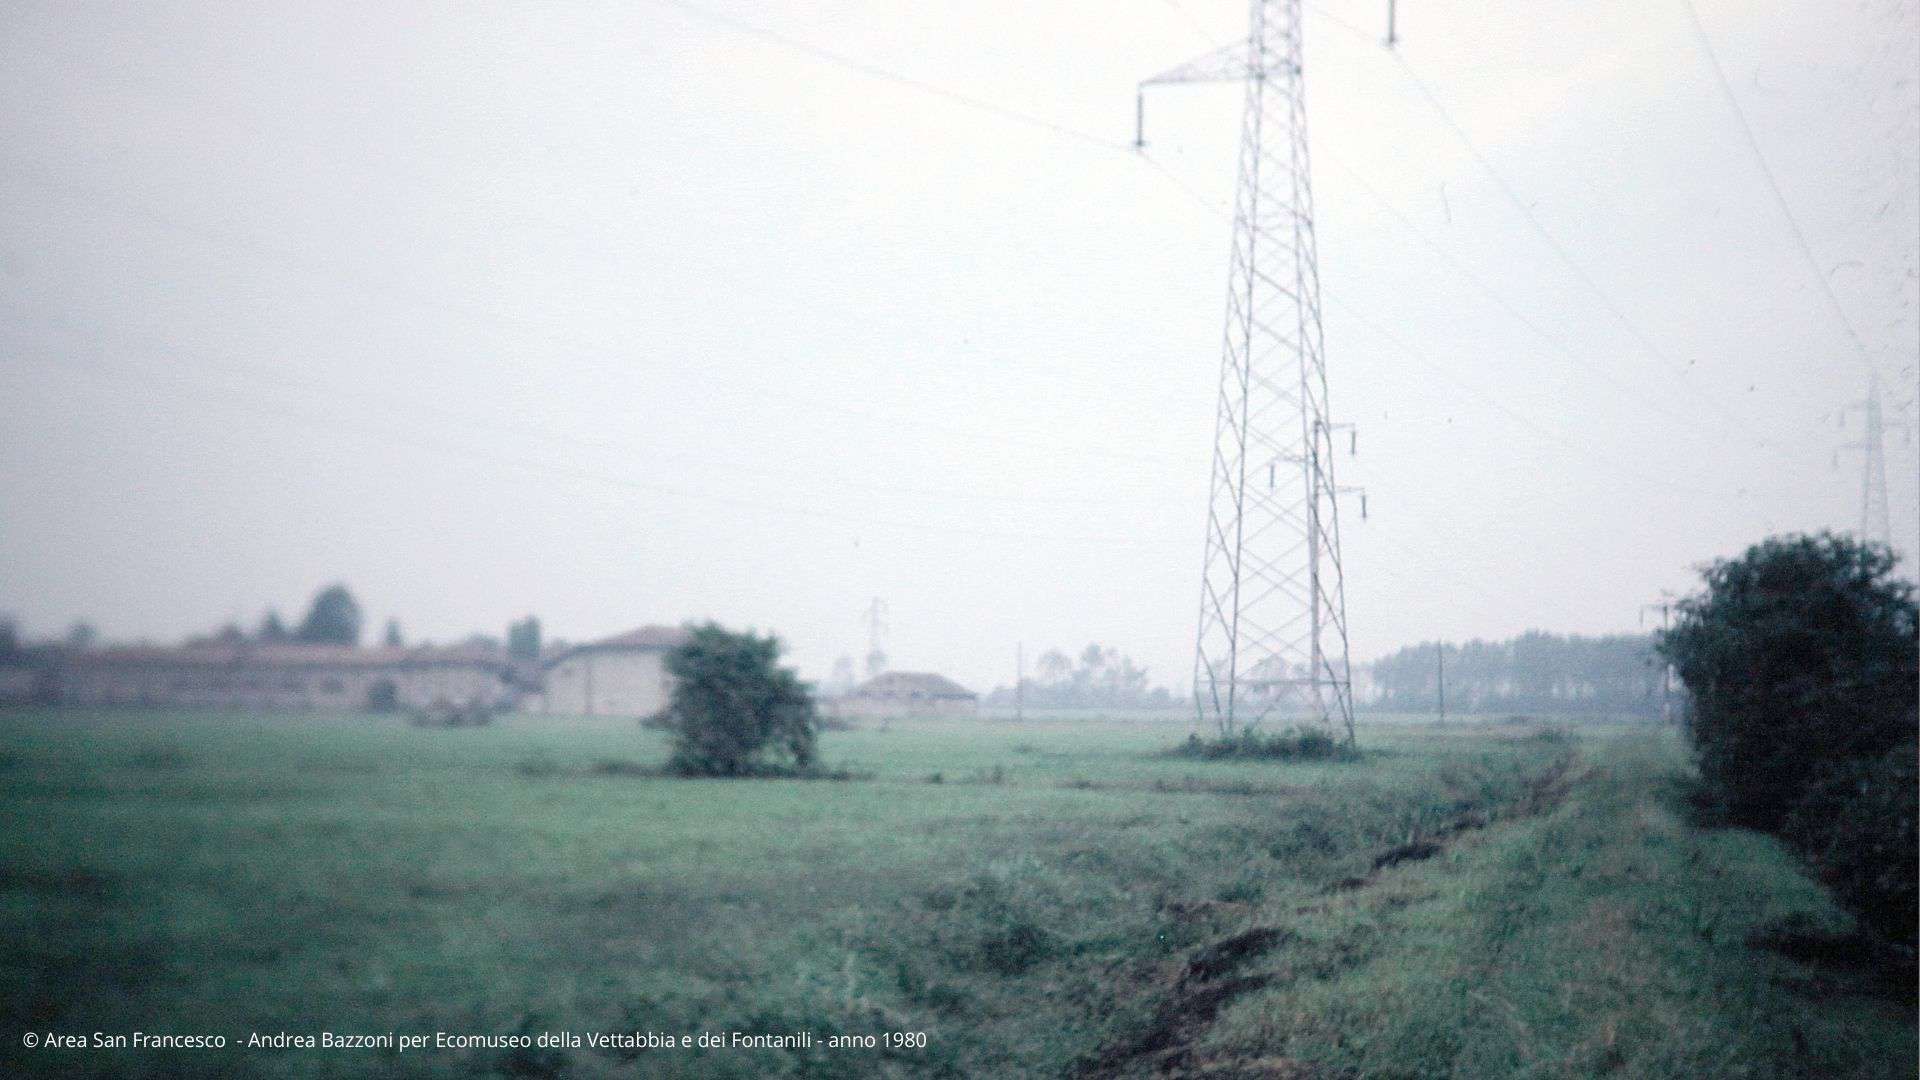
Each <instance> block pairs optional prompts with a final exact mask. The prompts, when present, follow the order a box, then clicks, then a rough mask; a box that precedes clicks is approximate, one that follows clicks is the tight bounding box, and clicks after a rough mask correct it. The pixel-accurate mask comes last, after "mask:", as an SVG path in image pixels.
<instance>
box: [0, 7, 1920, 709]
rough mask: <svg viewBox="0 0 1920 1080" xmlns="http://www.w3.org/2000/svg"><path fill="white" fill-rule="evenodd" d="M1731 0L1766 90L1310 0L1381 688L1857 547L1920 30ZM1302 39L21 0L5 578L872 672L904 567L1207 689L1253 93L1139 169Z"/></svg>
mask: <svg viewBox="0 0 1920 1080" xmlns="http://www.w3.org/2000/svg"><path fill="white" fill-rule="evenodd" d="M1694 4H1695V6H1696V8H1697V12H1698V20H1699V22H1698V25H1699V27H1700V29H1701V30H1704V33H1705V41H1706V42H1707V43H1708V44H1710V46H1711V49H1712V50H1713V53H1714V55H1716V56H1717V57H1718V60H1719V62H1720V64H1721V65H1722V68H1723V70H1724V71H1725V74H1726V79H1727V88H1728V89H1730V90H1731V93H1732V95H1733V98H1734V103H1730V102H1729V100H1728V97H1727V94H1726V92H1724V91H1723V90H1722V87H1721V85H1720V83H1719V82H1718V81H1716V78H1715V75H1714V69H1713V67H1712V66H1711V64H1710V62H1709V60H1708V56H1707V53H1706V52H1705V51H1704V48H1703V41H1702V37H1701V34H1700V32H1698V31H1696V28H1695V23H1694V22H1693V21H1692V19H1691V17H1690V15H1689V10H1688V6H1687V4H1686V2H1685V0H1628V2H1624V3H1619V4H1603V5H1596V4H1581V5H1542V4H1537V3H1524V2H1519V0H1483V2H1480V3H1473V4H1465V3H1444V2H1440V0H1404V2H1402V3H1401V4H1400V5H1399V6H1400V15H1399V34H1400V41H1399V43H1398V45H1397V47H1396V50H1395V51H1392V52H1389V51H1388V50H1387V49H1385V48H1384V47H1383V46H1382V44H1381V42H1380V36H1381V34H1382V31H1383V29H1384V10H1383V8H1384V4H1383V3H1381V2H1379V0H1314V2H1313V3H1312V4H1310V5H1309V8H1308V15H1307V22H1306V46H1305V48H1306V59H1305V70H1306V79H1307V96H1308V103H1309V110H1310V118H1311V119H1310V122H1311V131H1310V133H1309V136H1310V144H1311V150H1312V155H1313V182H1314V192H1315V201H1316V218H1317V220H1316V230H1317V234H1318V237H1319V245H1320V260H1321V278H1322V282H1323V285H1324V289H1325V297H1326V299H1325V306H1326V317H1325V338H1326V350H1327V367H1328V379H1329V384H1330V398H1331V402H1332V405H1333V411H1334V413H1335V414H1336V415H1335V419H1336V420H1342V421H1347V422H1352V423H1354V424H1356V425H1357V427H1358V433H1359V434H1358V453H1357V455H1356V456H1353V457H1351V458H1344V459H1342V460H1340V461H1339V462H1338V464H1337V468H1338V470H1339V479H1340V481H1341V483H1343V484H1353V485H1357V486H1361V487H1364V488H1365V489H1366V491H1367V494H1368V515H1367V519H1366V520H1365V521H1364V522H1362V521H1359V520H1358V518H1357V515H1355V514H1354V513H1353V512H1352V511H1353V508H1352V507H1351V506H1350V505H1349V506H1348V507H1346V508H1345V514H1346V516H1345V517H1344V518H1343V525H1344V529H1343V541H1344V544H1345V562H1346V568H1347V579H1346V585H1347V605H1348V613H1349V623H1350V625H1351V628H1352V645H1353V650H1354V655H1355V658H1356V659H1357V660H1364V659H1366V658H1370V657H1373V656H1378V655H1381V654H1383V653H1386V652H1389V651H1391V650H1393V649H1394V648H1396V647H1398V646H1400V645H1403V644H1408V643H1413V642H1418V641H1425V640H1433V639H1448V640H1464V639H1468V638H1473V637H1482V638H1497V637H1505V636H1508V635H1511V634H1514V633H1518V632H1520V631H1523V630H1526V629H1529V628H1541V629H1548V630H1555V631H1561V632H1578V633H1603V632H1617V631H1636V630H1639V629H1641V628H1642V627H1643V625H1644V620H1646V619H1647V618H1648V615H1647V613H1646V612H1645V610H1644V609H1643V606H1642V605H1645V604H1649V603H1653V602H1655V601H1657V600H1658V599H1659V598H1660V593H1661V591H1662V590H1676V591H1686V590H1688V589H1689V588H1690V587H1691V585H1692V584H1693V582H1695V581H1696V580H1697V575H1696V568H1697V566H1698V565H1699V564H1701V563H1703V562H1705V561H1706V560H1709V559H1712V558H1715V557H1721V556H1728V555H1732V554H1736V553H1738V552H1739V551H1740V550H1741V549H1743V548H1744V547H1745V546H1746V545H1748V544H1750V543H1752V542H1754V541H1756V540H1758V539H1759V538H1761V537H1762V536H1764V535H1766V534H1768V533H1771V532H1777V531H1785V530H1810V529H1820V528H1835V529H1851V528H1856V527H1857V526H1858V524H1859V521H1860V513H1861V507H1860V503H1861V457H1860V452H1859V450H1858V449H1855V448H1850V447H1848V446H1847V444H1848V443H1849V442H1851V441H1854V440H1859V439H1860V438H1861V437H1862V433H1863V431H1862V418H1861V415H1860V414H1859V413H1858V412H1854V413H1852V414H1848V415H1844V426H1843V413H1844V410H1845V407H1846V406H1847V405H1848V404H1849V403H1851V402H1855V401H1858V400H1860V399H1861V398H1863V397H1864V395H1865V392H1866V387H1867V381H1868V372H1869V370H1875V371H1877V372H1878V373H1879V378H1880V379H1881V382H1882V386H1883V389H1884V390H1885V400H1886V402H1887V417H1888V420H1889V422H1890V423H1894V422H1896V421H1900V420H1902V419H1904V420H1906V421H1907V422H1909V423H1911V422H1912V421H1913V419H1914V418H1915V415H1916V413H1915V409H1914V406H1913V402H1914V399H1915V396H1916V394H1915V387H1916V380H1917V378H1920V373H1917V372H1916V369H1915V364H1916V362H1917V361H1920V323H1916V310H1917V308H1916V305H1917V304H1920V280H1917V269H1916V268H1917V266H1920V257H1917V254H1916V249H1917V248H1920V180H1917V177H1920V91H1917V90H1916V81H1915V78H1916V72H1915V67H1916V62H1915V57H1916V56H1920V12H1917V11H1916V10H1915V8H1914V6H1913V5H1911V4H1906V3H1900V2H1895V0H1858V2H1848V3H1837V4H1836V3H1830V2H1815V0H1797V2H1790V3H1760V2H1752V0H1694ZM1245 20H1246V7H1245V5H1243V4H1236V3H1225V2H1218V0H1179V2H1176V0H1107V2H1102V3H1097V4H1096V3H1091V2H1077V0H1062V2H1059V3H1051V4H1044V5H1033V4H1025V3H1014V2H1011V0H970V2H965V3H937V2H936V3H924V4H913V5H905V4H893V3H879V2H861V0H814V2H809V3H794V2H788V0H762V2H758V3H753V4H747V3H743V2H740V0H699V2H698V3H695V2H693V0H684V2H682V0H621V2H617V3H552V4H522V3H507V2H504V0H495V2H479V3H458V4H452V3H447V4H428V3H407V4H341V3H334V2H328V0H315V2H312V3H307V4H300V5H257V4H241V3H232V4H225V3H166V2H153V3H140V4H131V3H123V4H79V3H73V2H71V0H58V2H52V3H37V2H32V0H15V2H13V3H9V4H6V5H4V6H0V102H5V103H6V104H5V105H4V106H0V395H4V398H5V400H6V401H7V402H8V407H7V408H6V410H5V420H4V422H0V568H4V569H0V612H8V613H11V614H13V615H14V616H16V617H17V618H18V619H19V620H20V622H21V624H22V626H23V628H24V630H25V631H26V633H27V634H28V635H30V636H48V635H54V634H58V633H60V632H62V631H63V629H64V628H65V627H66V626H67V624H68V623H70V622H71V621H73V620H75V619H81V618H84V619H87V620H90V621H91V622H93V623H94V624H95V625H97V626H98V627H99V628H100V630H101V632H102V633H103V635H104V636H105V637H106V638H108V639H111V640H137V639H150V640H155V641H166V640H176V639H179V638H180V637H182V636H184V635H187V634H190V633H195V632H206V631H210V630H212V629H214V628H216V627H218V626H219V625H220V624H222V623H224V622H227V621H229V620H234V621H239V622H241V623H243V624H245V625H249V626H250V625H252V624H254V623H255V622H257V620H258V619H259V617H260V615H261V613H262V611H263V610H264V609H265V608H266V607H267V606H269V605H273V606H276V607H278V608H279V610H280V611H281V612H282V613H283V615H285V616H286V617H288V618H297V617H298V615H299V613H300V612H301V611H302V610H303V609H304V606H305V604H306V601H307V598H308V597H309V596H310V595H311V594H312V593H313V592H314V591H315V590H316V589H318V588H319V587H320V586H322V585H324V584H326V583H328V582H332V581H336V580H337V581H344V582H346V583H348V584H349V585H350V586H351V587H352V589H353V590H354V592H355V593H356V594H357V595H358V596H359V597H360V599H361V601H362V603H363V605H364V606H365V608H366V610H367V614H368V617H369V620H370V623H371V625H372V626H374V627H377V626H379V625H380V624H381V623H383V622H384V621H385V620H386V619H387V618H389V617H392V618H397V619H398V620H399V621H400V623H401V625H402V626H403V628H404V630H405V631H406V633H407V634H408V636H409V637H410V638H412V639H423V638H425V639H433V640H439V641H449V640H456V639H459V638H462V637H464V636H466V635H467V634H469V633H471V632H475V631H483V632H488V633H492V634H495V635H498V634H501V633H503V632H504V628H505V626H506V624H507V622H508V621H509V620H511V619H514V618H517V617H519V616H521V615H524V614H528V613H533V614H537V615H538V616H539V617H540V618H541V619H542V621H543V623H544V624H545V626H546V628H547V632H548V634H549V636H559V637H564V638H568V639H571V640H575V641H578V640H583V639H588V638H592V637H597V636H601V635H606V634H611V633H615V632H618V631H621V630H624V629H628V628H630V627H633V626H637V625H641V624H646V623H677V622H681V621H683V620H688V619H708V618H711V619H717V620H720V621H722V622H724V623H727V624H731V625H738V626H752V627H755V628H757V629H760V630H771V631H774V632H777V633H778V634H780V635H781V636H782V637H783V638H784V639H785V640H786V641H787V642H788V644H789V646H790V648H791V655H792V657H793V659H794V660H795V662H797V663H798V664H799V665H800V667H801V669H802V671H803V672H804V673H806V674H807V675H809V676H811V677H816V678H817V677H821V676H824V675H825V674H826V673H827V671H828V669H829V667H830V665H831V664H832V662H833V660H834V658H835V657H838V656H841V655H851V656H855V657H858V656H861V655H862V654H864V653H865V651H866V649H867V639H866V628H865V621H864V618H863V614H864V612H865V610H866V608H867V606H868V604H869V603H870V602H871V600H872V599H873V598H876V597H878V598H882V599H883V600H884V601H885V603H886V606H887V620H886V622H887V625H886V633H885V637H884V640H883V642H882V645H883V647H884V649H885V651H886V652H887V653H888V654H889V656H890V657H891V661H892V665H893V666H894V667H896V668H901V669H907V670H936V671H941V672H944V673H946V674H949V675H951V676H953V677H955V678H957V679H959V680H960V681H961V682H963V683H965V684H967V685H968V686H970V687H972V688H974V689H976V690H983V691H984V690H987V689H990V688H991V687H993V686H995V685H1005V684H1009V683H1011V682H1012V679H1013V671H1014V657H1015V651H1016V647H1017V646H1018V645H1020V644H1021V643H1024V644H1025V648H1026V651H1027V655H1028V656H1029V657H1032V656H1034V655H1036V654H1037V653H1038V652H1039V651H1041V650H1043V649H1045V648H1048V647H1052V646H1060V647H1064V648H1067V649H1068V650H1069V651H1077V650H1078V649H1079V648H1080V647H1082V646H1084V645H1085V644H1086V643H1088V642H1093V641H1097V642H1100V643H1103V644H1106V645H1109V646H1113V647H1116V648H1118V649H1120V650H1121V651H1122V652H1124V653H1127V654H1129V655H1130V656H1132V657H1133V658H1134V659H1135V660H1136V661H1137V662H1140V663H1143V664H1145V665H1146V666H1147V667H1148V668H1149V669H1150V671H1151V672H1152V675H1153V677H1154V679H1155V680H1156V681H1157V682H1160V683H1164V684H1166V685H1169V686H1174V687H1176V688H1184V687H1185V686H1186V685H1187V684H1188V683H1189V681H1190V679H1191V672H1192V663H1193V660H1192V655H1193V638H1194V630H1195V614H1196V610H1197V607H1196V604H1197V600H1198V595H1199V592H1198V590H1199V572H1200V560H1201V540H1202V528H1203V524H1204V520H1205V513H1206V493H1207V480H1208V477H1207V468H1208V453H1209V446H1210V444H1211V441H1212V427H1213V422H1214V416H1213V400H1214V394H1215V392H1216V383H1217V379H1218V371H1219V346H1220V339H1221V322H1222V317H1223V312H1224V288H1225V283H1226V271H1227V266H1226V262H1227V252H1228V244H1229V240H1230V236H1229V227H1228V219H1227V215H1228V213H1229V209H1230V201H1231V198H1232V185H1233V169H1234V159H1235V152H1236V145H1237V144H1236V140H1237V138H1238V134H1239V124H1238V121H1239V109H1240V95H1239V91H1238V88H1237V87H1234V86H1231V85H1213V86H1178V87H1163V88H1156V89H1155V90H1153V91H1152V92H1151V93H1150V95H1149V98H1148V101H1147V104H1146V130H1145V134H1146V142H1147V146H1146V147H1145V148H1144V150H1138V149H1135V148H1134V147H1133V146H1132V142H1133V135H1134V132H1133V126H1134V91H1135V86H1136V84H1137V83H1138V82H1139V81H1140V80H1141V79H1144V78H1146V77H1148V76H1150V75H1153V74H1155V73H1157V72H1160V71H1162V70H1165V69H1168V68H1171V67H1173V66H1175V65H1177V64H1179V63H1181V62H1183V61H1185V60H1187V59H1189V58H1191V57H1193V56H1196V55H1198V54H1201V53H1203V52H1206V51H1209V50H1210V49H1211V48H1212V47H1214V46H1215V45H1218V44H1221V43H1224V42H1227V41H1230V40H1233V39H1234V38H1235V37H1236V36H1240V37H1244V34H1245V27H1246V22H1245ZM1736 103H1737V109H1736ZM1743 124H1744V125H1746V130H1750V131H1751V133H1752V139H1753V145H1749V143H1748V141H1747V138H1746V136H1745V135H1744V134H1743V126H1742V125H1743ZM1755 146H1757V147H1758V150H1759V158H1758V159H1756V156H1755V150H1754V147H1755ZM1762 162H1764V169H1765V170H1771V173H1772V176H1773V177H1774V179H1775V181H1776V182H1777V185H1778V188H1779V192H1780V196H1781V199H1782V200H1784V202H1785V204H1786V207H1787V208H1788V211H1789V212H1790V215H1791V216H1789V215H1788V214H1787V213H1783V212H1782V209H1781V206H1780V204H1779V202H1778V201H1776V199H1775V198H1774V196H1773V194H1772V193H1771V191H1770V190H1769V187H1768V180H1767V175H1768V174H1767V172H1766V171H1763V165H1762ZM1796 230H1798V234H1799V236H1801V237H1803V238H1804V242H1805V247H1804V250H1803V248H1802V246H1801V243H1800V241H1798V240H1796ZM1810 259H1811V261H1810ZM1823 279H1824V284H1823ZM1856 339H1857V340H1856ZM1917 455H1920V450H1917V449H1916V446H1915V444H1914V443H1913V442H1910V441H1903V440H1902V437H1901V434H1900V431H1899V430H1898V429H1897V428H1896V429H1894V430H1893V431H1892V433H1891V437H1890V439H1889V443H1888V464H1887V473H1888V482H1889V488H1890V491H1891V503H1892V518H1893V533H1894V539H1895V542H1896V546H1898V547H1900V548H1901V549H1902V550H1903V551H1905V552H1907V553H1908V554H1909V555H1911V553H1912V552H1913V551H1914V549H1915V547H1916V540H1917V538H1916V531H1917V528H1920V510H1917V509H1916V498H1915V496H1916V488H1917V487H1920V481H1917V480H1916V476H1917V475H1920V470H1917V468H1916V460H1917Z"/></svg>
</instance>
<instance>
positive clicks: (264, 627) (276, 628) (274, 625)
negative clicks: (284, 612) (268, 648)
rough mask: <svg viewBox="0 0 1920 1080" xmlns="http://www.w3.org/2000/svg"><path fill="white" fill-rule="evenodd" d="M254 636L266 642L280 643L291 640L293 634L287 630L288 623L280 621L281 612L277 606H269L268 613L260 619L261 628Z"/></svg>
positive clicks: (271, 643) (269, 643) (270, 643)
mask: <svg viewBox="0 0 1920 1080" xmlns="http://www.w3.org/2000/svg"><path fill="white" fill-rule="evenodd" d="M254 637H255V638H257V639H258V640H259V641H261V642H262V643H264V644H267V645H278V644H280V643H281V642H283V641H287V640H289V639H290V638H292V637H293V635H292V634H290V633H288V632H287V624H286V623H284V622H282V621H280V612H279V611H278V610H277V609H275V608H268V609H267V613H266V614H265V615H264V616H262V617H261V619H260V629H259V631H258V632H257V633H255V634H254Z"/></svg>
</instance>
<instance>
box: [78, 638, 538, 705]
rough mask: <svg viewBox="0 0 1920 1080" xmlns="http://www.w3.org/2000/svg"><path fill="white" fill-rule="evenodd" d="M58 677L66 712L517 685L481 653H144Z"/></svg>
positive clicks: (290, 649)
mask: <svg viewBox="0 0 1920 1080" xmlns="http://www.w3.org/2000/svg"><path fill="white" fill-rule="evenodd" d="M51 672H52V682H53V685H54V687H55V697H56V699H57V700H58V701H60V702H61V703H62V704H67V705H160V706H178V707H190V708H214V709H295V710H318V711H323V712H351V711H354V710H358V709H365V708H367V707H368V706H369V705H370V704H373V703H375V702H377V701H379V700H380V699H381V698H383V697H384V698H388V699H389V700H391V702H392V703H393V704H394V705H397V706H400V707H403V708H418V707H425V706H428V705H432V704H436V703H450V704H458V705H468V704H474V703H479V704H485V705H499V704H502V703H504V702H507V701H510V700H511V699H512V697H513V695H514V684H515V679H514V677H513V671H512V666H511V665H510V664H509V663H508V661H507V659H506V657H505V656H504V655H502V654H500V653H498V652H496V651H494V650H491V649H485V648H479V647H474V646H456V647H452V648H436V647H434V646H419V647H415V648H377V649H359V648H353V647H349V646H344V645H297V644H271V645H269V644H259V643H252V642H207V643H201V644H193V645H184V646H179V647H157V646H144V645H142V646H128V647H121V648H109V649H97V650H86V651H81V652H73V653H69V654H67V655H65V656H63V657H61V658H60V659H59V660H58V661H57V663H56V664H55V665H54V666H53V668H52V669H51Z"/></svg>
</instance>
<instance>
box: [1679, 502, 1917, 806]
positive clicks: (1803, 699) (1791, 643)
mask: <svg viewBox="0 0 1920 1080" xmlns="http://www.w3.org/2000/svg"><path fill="white" fill-rule="evenodd" d="M1893 564H1894V558H1893V555H1892V553H1891V552H1890V551H1888V550H1887V549H1886V548H1884V547H1880V546H1877V545H1871V544H1862V543H1859V542H1857V541H1855V540H1852V539H1850V538H1847V537H1842V536H1834V535H1832V534H1827V533H1823V534H1821V535H1819V536H1784V537H1772V538H1770V539H1768V540H1766V541H1764V542H1762V543H1760V544H1757V545H1755V546H1753V547H1751V548H1749V549H1747V552H1746V553H1745V554H1744V555H1742V556H1741V557H1740V558H1737V559H1728V560H1721V561H1718V562H1715V563H1714V564H1713V565H1712V566H1710V567H1708V568H1707V569H1706V571H1705V578H1706V591H1705V592H1704V593H1702V594H1701V595H1699V596H1696V597H1692V598H1689V599H1687V600H1684V601H1682V602H1681V603H1680V605H1679V613H1680V617H1679V619H1678V620H1677V621H1676V623H1675V624H1674V626H1673V628H1672V629H1671V630H1670V631H1668V632H1667V633H1666V634H1664V635H1663V636H1662V638H1661V642H1660V650H1661V652H1662V653H1663V654H1664V655H1665V656H1666V658H1667V659H1668V660H1669V661H1670V662H1671V663H1672V664H1673V666H1674V668H1675V670H1676V671H1677V672H1678V673H1679V675H1680V679H1681V681H1682V682H1683V683H1685V684H1686V687H1687V690H1688V691H1689V694H1690V698H1691V701H1690V707H1689V709H1688V716H1687V723H1688V733H1689V735H1690V736H1691V738H1692V740H1693V744H1694V751H1695V754H1696V756H1697V758H1698V761H1699V766H1700V779H1701V782H1702V785H1703V788H1704V794H1705V795H1706V796H1707V797H1708V799H1709V800H1710V801H1711V802H1712V803H1713V804H1715V805H1716V806H1717V807H1719V808H1720V809H1721V810H1722V811H1724V812H1725V813H1726V815H1727V816H1728V817H1729V818H1730V819H1731V820H1733V821H1735V822H1737V823H1739V824H1742V825H1749V826H1753V827H1755V828H1759V829H1764V830H1768V831H1777V830H1778V829H1779V828H1780V827H1781V826H1782V824H1783V823H1784V822H1785V820H1786V817H1787V814H1788V813H1789V812H1790V811H1791V810H1792V809H1793V807H1794V806H1795V805H1796V804H1798V803H1799V801H1800V800H1801V798H1802V797H1803V796H1805V794H1806V793H1807V792H1808V790H1809V789H1810V788H1811V787H1812V786H1813V784H1814V782H1815V781H1816V780H1817V779H1818V778H1819V777H1820V775H1821V774H1822V772H1823V771H1824V770H1826V769H1827V768H1828V767H1829V766H1830V765H1831V764H1832V763H1834V762H1837V761H1844V760H1849V759H1853V758H1878V757H1880V756H1881V755H1883V754H1885V753H1886V752H1887V751H1888V750H1890V749H1891V748H1893V747H1895V746H1898V745H1901V744H1903V743H1905V742H1907V741H1908V740H1910V739H1912V738H1913V731H1914V727H1913V721H1912V719H1911V712H1910V709H1911V706H1912V703H1913V701H1914V699H1915V696H1916V694H1920V680H1917V679H1916V672H1915V663H1914V650H1915V627H1916V614H1915V608H1914V601H1913V587H1912V586H1911V585H1909V584H1907V583H1906V582H1902V581H1898V580H1895V579H1894V578H1893V577H1892V576H1891V575H1892V570H1893Z"/></svg>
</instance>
